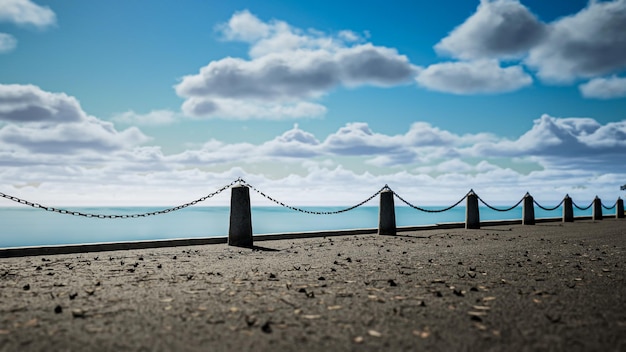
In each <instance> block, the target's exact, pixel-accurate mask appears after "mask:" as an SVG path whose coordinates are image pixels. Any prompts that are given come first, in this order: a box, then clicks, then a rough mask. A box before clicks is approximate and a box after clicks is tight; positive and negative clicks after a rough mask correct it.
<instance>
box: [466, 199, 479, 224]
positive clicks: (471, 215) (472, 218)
mask: <svg viewBox="0 0 626 352" xmlns="http://www.w3.org/2000/svg"><path fill="white" fill-rule="evenodd" d="M466 204H467V206H466V208H465V228H466V229H480V213H479V212H478V196H477V195H476V193H474V190H470V192H469V193H468V194H467V203H466Z"/></svg>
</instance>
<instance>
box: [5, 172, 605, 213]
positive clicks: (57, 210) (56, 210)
mask: <svg viewBox="0 0 626 352" xmlns="http://www.w3.org/2000/svg"><path fill="white" fill-rule="evenodd" d="M235 184H239V185H240V186H245V187H248V188H250V189H252V190H253V191H255V192H256V193H258V194H260V195H261V196H263V197H265V198H267V199H268V200H270V201H272V202H274V203H276V204H278V205H280V206H282V207H285V208H288V209H291V210H294V211H297V212H301V213H305V214H315V215H333V214H340V213H345V212H347V211H350V210H353V209H356V208H358V207H360V206H362V205H363V204H365V203H367V202H369V201H371V200H372V199H374V197H376V196H378V195H379V194H380V193H381V192H383V191H384V190H389V191H391V192H393V195H394V196H395V197H396V198H398V199H399V200H400V201H401V202H403V203H404V204H406V205H408V206H410V207H411V208H413V209H416V210H419V211H422V212H426V213H442V212H445V211H448V210H450V209H452V208H454V207H456V206H458V205H459V204H461V202H462V201H463V200H465V199H466V198H467V197H468V196H469V195H470V193H472V191H469V192H468V193H467V194H466V195H465V196H463V198H461V199H460V200H459V201H458V202H456V203H454V204H453V205H451V206H449V207H447V208H443V209H425V208H422V207H419V206H416V205H414V204H411V203H410V202H408V201H407V200H405V199H404V198H402V197H401V196H400V195H399V194H398V193H396V192H395V191H393V190H392V189H391V188H389V186H388V185H385V186H383V187H382V188H381V189H380V190H378V191H377V192H376V193H374V194H372V195H371V196H370V197H369V198H367V199H365V200H364V201H362V202H360V203H358V204H356V205H353V206H351V207H348V208H344V209H340V210H335V211H313V210H306V209H303V208H298V207H294V206H290V205H287V204H285V203H283V202H281V201H278V200H276V199H274V198H272V197H270V196H269V195H267V194H265V193H263V192H261V191H260V190H258V189H257V188H256V187H254V186H252V185H250V184H249V183H247V182H246V181H244V180H243V179H242V178H238V179H236V180H235V181H233V182H231V183H229V184H227V185H225V186H223V187H221V188H220V189H218V190H216V191H215V192H212V193H209V194H207V195H206V196H204V197H201V198H198V199H196V200H193V201H191V202H189V203H185V204H182V205H179V206H176V207H173V208H167V209H163V210H159V211H153V212H147V213H140V214H124V215H108V214H91V213H83V212H79V211H72V210H67V209H61V208H55V207H46V206H43V205H41V204H39V203H33V202H29V201H27V200H24V199H22V198H18V197H15V196H11V195H8V194H5V193H2V192H0V198H6V199H8V200H11V201H14V202H16V203H20V204H24V205H27V206H30V207H33V208H35V209H42V210H45V211H49V212H54V213H59V214H66V215H74V216H83V217H87V218H97V219H127V218H142V217H148V216H154V215H160V214H167V213H171V212H174V211H177V210H181V209H184V208H187V207H189V206H191V205H195V204H198V203H200V202H204V201H205V200H207V199H209V198H212V197H214V196H216V195H218V194H220V193H222V192H224V191H225V190H227V189H229V188H231V187H232V186H234V185H235ZM476 197H477V198H478V200H479V201H480V202H481V203H482V204H483V205H485V206H486V207H488V208H489V209H491V210H495V211H499V212H506V211H510V210H513V209H515V208H517V207H518V206H519V205H520V204H521V203H522V201H524V198H522V199H520V201H519V202H517V204H515V205H513V206H512V207H510V208H506V209H499V208H496V207H493V206H491V205H489V204H487V203H486V202H485V201H484V200H483V199H482V198H480V197H479V196H478V195H476ZM564 201H565V200H561V202H560V203H559V204H558V205H556V206H555V207H552V208H547V207H543V206H542V205H540V204H539V203H537V201H535V200H533V202H534V204H535V205H537V206H538V207H539V208H541V209H543V210H545V211H553V210H556V209H558V208H559V207H560V206H561V205H563V202H564ZM572 204H573V205H574V206H575V207H576V208H577V209H579V210H583V211H584V210H587V209H589V208H591V206H592V205H593V201H592V202H591V204H589V205H588V206H587V207H585V208H582V207H580V206H578V205H577V204H576V203H574V202H573V201H572ZM616 206H617V201H616V202H615V204H613V206H611V207H607V206H605V205H604V204H602V207H603V208H604V209H606V210H611V209H614V208H615V207H616Z"/></svg>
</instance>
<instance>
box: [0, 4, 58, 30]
mask: <svg viewBox="0 0 626 352" xmlns="http://www.w3.org/2000/svg"><path fill="white" fill-rule="evenodd" d="M0 22H11V23H15V24H17V25H22V26H23V25H30V26H35V27H38V28H45V27H48V26H51V25H53V24H55V23H56V15H55V14H54V12H53V11H52V10H50V8H49V7H47V6H39V5H37V4H35V3H33V2H32V1H30V0H2V6H0Z"/></svg>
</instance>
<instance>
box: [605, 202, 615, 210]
mask: <svg viewBox="0 0 626 352" xmlns="http://www.w3.org/2000/svg"><path fill="white" fill-rule="evenodd" d="M615 206H617V201H615V204H613V206H612V207H607V206H606V205H604V204H602V208H604V209H606V210H611V209H614V208H615Z"/></svg>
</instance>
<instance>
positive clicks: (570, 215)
mask: <svg viewBox="0 0 626 352" xmlns="http://www.w3.org/2000/svg"><path fill="white" fill-rule="evenodd" d="M563 222H574V207H573V205H572V198H570V196H569V194H566V195H565V198H563Z"/></svg>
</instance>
